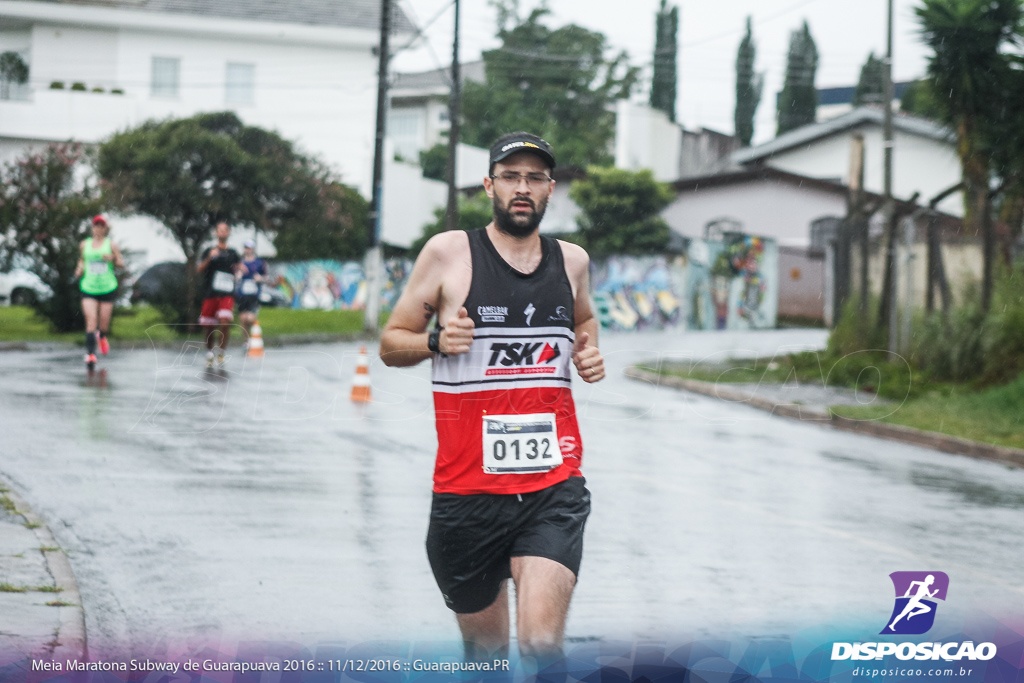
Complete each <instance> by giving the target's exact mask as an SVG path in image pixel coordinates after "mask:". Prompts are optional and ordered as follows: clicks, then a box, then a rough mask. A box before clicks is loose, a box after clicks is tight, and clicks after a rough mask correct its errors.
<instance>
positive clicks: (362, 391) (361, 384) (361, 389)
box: [351, 346, 371, 403]
mask: <svg viewBox="0 0 1024 683" xmlns="http://www.w3.org/2000/svg"><path fill="white" fill-rule="evenodd" d="M351 399H352V400H353V401H356V402H358V403H369V402H370V400H371V399H370V359H369V358H368V357H367V356H366V347H365V346H363V347H361V348H360V349H359V360H357V361H356V376H355V377H354V378H353V379H352V396H351Z"/></svg>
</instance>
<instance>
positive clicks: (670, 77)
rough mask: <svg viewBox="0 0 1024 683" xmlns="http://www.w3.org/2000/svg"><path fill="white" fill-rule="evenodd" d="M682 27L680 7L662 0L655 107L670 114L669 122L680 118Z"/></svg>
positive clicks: (653, 88) (656, 41) (656, 40)
mask: <svg viewBox="0 0 1024 683" xmlns="http://www.w3.org/2000/svg"><path fill="white" fill-rule="evenodd" d="M678 30H679V8H678V7H676V6H673V7H672V8H671V9H670V8H667V7H666V6H665V0H661V7H660V8H659V9H658V14H657V15H656V18H655V37H654V74H653V76H652V77H651V107H653V108H654V109H660V110H661V111H663V112H665V113H666V114H668V119H669V121H675V120H676V58H677V57H676V55H677V53H678V49H679V48H678V43H677V41H676V32H677V31H678Z"/></svg>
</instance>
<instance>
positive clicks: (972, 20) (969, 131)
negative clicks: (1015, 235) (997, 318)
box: [914, 0, 1021, 311]
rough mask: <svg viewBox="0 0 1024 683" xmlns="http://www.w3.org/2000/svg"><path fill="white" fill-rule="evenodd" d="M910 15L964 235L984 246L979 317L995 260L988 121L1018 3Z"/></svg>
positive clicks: (967, 2)
mask: <svg viewBox="0 0 1024 683" xmlns="http://www.w3.org/2000/svg"><path fill="white" fill-rule="evenodd" d="M914 11H915V12H916V14H917V17H918V19H919V20H920V22H921V35H922V37H923V38H924V42H925V43H926V44H927V45H928V47H930V48H931V50H932V55H931V57H930V58H929V60H928V76H929V78H930V80H931V82H932V84H933V86H934V92H936V93H941V101H942V112H943V119H944V122H945V123H947V124H949V125H950V126H951V127H952V128H953V130H954V131H956V139H957V155H958V156H959V157H960V166H961V168H962V169H963V178H964V185H965V189H966V194H967V202H966V212H965V216H964V224H965V228H966V230H967V233H968V234H971V233H974V234H980V235H982V236H983V239H984V248H983V252H984V266H983V276H982V293H981V298H982V302H981V303H982V309H983V310H985V311H987V310H988V309H989V306H990V304H991V300H992V284H993V282H992V274H993V273H992V270H993V260H994V256H995V253H994V252H995V240H994V234H993V229H992V217H991V199H992V197H991V195H990V192H989V178H990V169H991V168H992V160H993V144H994V142H995V140H996V138H997V132H998V131H999V130H1000V128H1002V126H1000V125H999V123H998V122H996V123H995V125H993V122H992V121H993V119H994V117H993V114H994V113H996V114H997V113H998V112H999V111H1000V109H1001V107H1000V106H999V103H1000V100H1001V98H1003V97H1005V95H1006V84H1007V82H1008V81H1010V79H1011V78H1012V77H1011V76H1010V75H1008V71H1010V57H1008V56H1007V55H1005V54H1004V52H1003V50H1004V48H1006V47H1009V46H1013V45H1016V44H1019V42H1020V41H1019V35H1020V33H1019V32H1020V24H1021V5H1020V0H923V3H922V5H921V6H919V7H917V8H915V10H914ZM1000 144H1002V143H1000Z"/></svg>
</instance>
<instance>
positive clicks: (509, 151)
mask: <svg viewBox="0 0 1024 683" xmlns="http://www.w3.org/2000/svg"><path fill="white" fill-rule="evenodd" d="M519 152H532V153H533V154H536V155H537V156H539V157H540V158H541V159H543V160H544V163H545V164H547V165H548V168H550V169H554V168H555V153H554V151H553V150H552V149H551V145H549V144H548V143H547V142H545V141H544V140H542V139H541V138H539V137H537V136H536V135H531V134H530V133H525V132H522V131H520V132H518V133H509V134H508V135H502V136H501V137H500V138H498V139H497V140H495V141H494V144H493V145H491V164H490V171H489V172H491V173H493V172H494V165H495V164H496V163H498V162H499V161H503V160H505V159H507V158H508V157H510V156H512V155H513V154H517V153H519Z"/></svg>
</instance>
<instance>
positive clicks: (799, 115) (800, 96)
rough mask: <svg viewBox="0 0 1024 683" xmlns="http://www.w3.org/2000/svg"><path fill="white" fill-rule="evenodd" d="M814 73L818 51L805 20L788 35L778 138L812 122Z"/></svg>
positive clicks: (815, 97) (816, 94) (816, 106)
mask: <svg viewBox="0 0 1024 683" xmlns="http://www.w3.org/2000/svg"><path fill="white" fill-rule="evenodd" d="M817 70H818V48H817V47H816V46H815V45H814V38H812V37H811V29H810V27H809V26H808V25H807V22H806V21H805V22H804V25H803V27H802V28H800V29H798V30H796V31H793V32H792V33H791V34H790V35H789V54H788V55H787V57H786V82H785V84H784V85H783V86H782V92H781V93H780V94H779V129H778V135H782V134H783V133H785V132H786V131H790V130H793V129H794V128H799V127H800V126H804V125H807V124H808V123H814V119H815V114H816V110H817V108H818V91H817V90H815V89H814V76H815V73H816V72H817Z"/></svg>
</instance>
